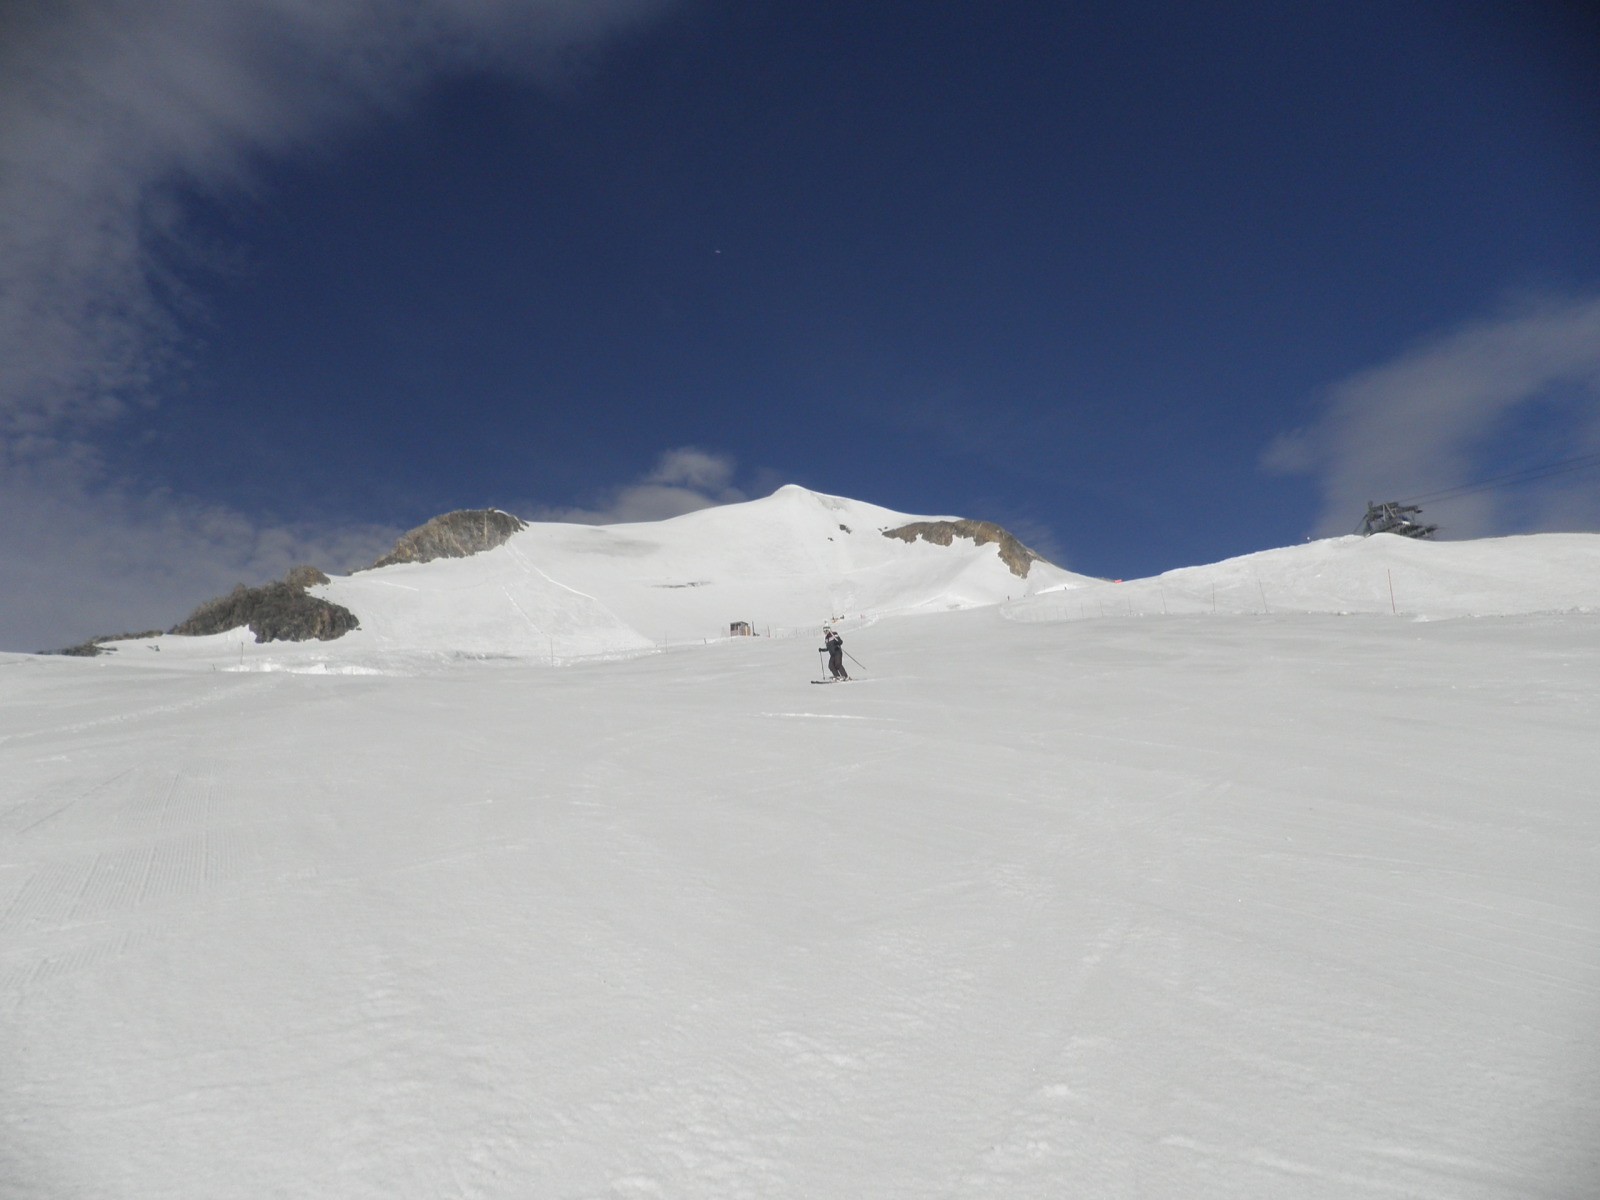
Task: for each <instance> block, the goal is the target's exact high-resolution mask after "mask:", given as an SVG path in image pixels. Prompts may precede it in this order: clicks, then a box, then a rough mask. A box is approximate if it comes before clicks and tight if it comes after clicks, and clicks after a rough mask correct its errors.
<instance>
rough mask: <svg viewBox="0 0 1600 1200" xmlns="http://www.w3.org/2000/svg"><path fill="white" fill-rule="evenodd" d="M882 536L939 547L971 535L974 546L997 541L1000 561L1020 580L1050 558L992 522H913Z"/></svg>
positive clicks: (886, 531) (888, 530) (885, 531)
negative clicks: (918, 541)
mask: <svg viewBox="0 0 1600 1200" xmlns="http://www.w3.org/2000/svg"><path fill="white" fill-rule="evenodd" d="M883 536H884V537H887V538H899V539H900V540H901V541H902V542H907V543H909V542H914V541H916V540H917V539H918V538H921V539H922V540H923V541H925V542H932V543H933V544H934V545H936V546H948V545H950V544H951V543H952V542H954V541H955V539H956V538H958V537H961V538H971V539H972V541H973V543H974V544H975V545H979V546H986V545H988V544H989V543H990V542H998V543H999V546H1000V561H1001V562H1003V563H1005V564H1006V566H1008V567H1010V568H1011V573H1012V574H1013V575H1016V576H1018V577H1019V578H1021V579H1026V578H1027V577H1028V569H1029V568H1030V567H1032V566H1033V564H1034V563H1036V562H1042V563H1047V562H1049V561H1050V560H1049V559H1047V558H1046V557H1045V556H1044V555H1042V554H1038V553H1035V552H1034V551H1032V550H1029V549H1028V548H1027V547H1026V546H1024V545H1023V544H1022V543H1021V542H1019V541H1017V539H1016V538H1014V537H1013V536H1012V535H1011V534H1009V533H1007V532H1006V531H1005V530H1004V529H1002V528H1000V526H998V525H996V524H995V523H994V522H993V521H966V520H961V521H913V522H912V523H911V524H909V525H902V526H900V528H898V529H885V530H884V531H883Z"/></svg>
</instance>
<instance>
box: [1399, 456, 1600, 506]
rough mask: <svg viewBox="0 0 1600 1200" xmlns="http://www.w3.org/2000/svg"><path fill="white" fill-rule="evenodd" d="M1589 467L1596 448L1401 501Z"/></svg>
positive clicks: (1435, 498)
mask: <svg viewBox="0 0 1600 1200" xmlns="http://www.w3.org/2000/svg"><path fill="white" fill-rule="evenodd" d="M1591 467H1600V451H1596V452H1595V453H1593V454H1580V455H1577V456H1576V457H1574V458H1564V459H1561V460H1559V461H1557V462H1553V463H1545V464H1544V465H1543V466H1538V467H1528V468H1526V469H1524V470H1521V471H1512V472H1510V473H1509V474H1506V475H1495V476H1493V477H1492V478H1489V479H1480V480H1479V481H1478V482H1476V483H1463V484H1458V485H1457V486H1455V487H1449V488H1444V489H1442V490H1440V491H1437V492H1429V493H1427V494H1426V495H1422V496H1416V497H1413V498H1412V499H1410V500H1406V501H1404V503H1406V504H1437V503H1438V502H1439V501H1441V500H1455V499H1458V498H1459V497H1461V496H1470V495H1473V494H1475V493H1477V492H1488V491H1493V490H1494V489H1496V488H1502V487H1514V486H1516V485H1517V484H1519V483H1535V482H1537V481H1538V480H1541V479H1550V478H1552V477H1554V476H1556V475H1567V474H1570V473H1572V472H1573V471H1586V470H1588V469H1589V468H1591Z"/></svg>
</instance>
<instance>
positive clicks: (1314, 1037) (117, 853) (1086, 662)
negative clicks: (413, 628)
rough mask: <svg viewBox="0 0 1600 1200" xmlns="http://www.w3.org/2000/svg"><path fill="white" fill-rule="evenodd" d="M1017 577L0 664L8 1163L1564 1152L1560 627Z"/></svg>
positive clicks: (273, 1170)
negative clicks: (992, 589)
mask: <svg viewBox="0 0 1600 1200" xmlns="http://www.w3.org/2000/svg"><path fill="white" fill-rule="evenodd" d="M1198 594H1199V593H1197V595H1198ZM1375 594H1376V593H1375ZM1152 597H1154V593H1152ZM1265 598H1266V597H1265V596H1264V599H1265ZM1161 599H1162V602H1163V603H1166V602H1167V598H1166V596H1165V595H1163V596H1162V598H1161ZM1378 600H1379V601H1381V602H1382V603H1383V604H1384V605H1385V606H1387V605H1388V603H1389V599H1388V596H1387V594H1382V595H1379V596H1378ZM1048 602H1049V598H1048V597H1045V598H1041V600H1040V601H1038V602H1036V604H1047V603H1048ZM1151 602H1152V603H1153V599H1152V601H1151ZM1212 602H1213V603H1214V602H1215V601H1214V599H1213V600H1212ZM1061 603H1063V604H1064V603H1065V601H1062V602H1061ZM1200 603H1201V602H1200V601H1197V602H1196V604H1197V606H1198V605H1199V604H1200ZM1011 615H1012V616H1017V615H1026V612H1025V611H1023V610H1019V612H1018V613H1013V614H1011ZM1048 616H1049V614H1048V613H1044V614H1040V613H1035V614H1034V619H1033V620H1031V621H1028V620H1017V619H1008V615H1007V613H1006V611H1005V610H1004V609H1001V608H985V609H977V610H973V611H967V612H953V613H948V614H940V615H927V616H908V617H899V618H886V619H883V620H880V621H877V622H876V623H867V624H863V625H862V626H861V627H859V628H850V629H847V631H846V646H847V649H848V650H849V651H851V653H852V654H853V655H854V656H856V657H857V658H858V659H859V660H860V662H861V663H862V664H864V668H860V667H853V668H852V669H853V670H855V671H856V672H857V674H858V676H859V677H860V678H859V681H858V682H854V683H851V684H847V685H839V686H830V687H815V686H812V685H811V683H810V681H811V679H813V678H814V677H817V676H818V675H819V669H818V659H817V655H816V653H815V648H816V647H815V645H813V641H812V639H809V638H807V637H804V636H802V637H796V638H760V637H758V638H741V639H733V640H728V641H724V642H720V643H714V644H712V645H709V646H705V647H694V648H674V649H673V650H672V651H671V652H669V653H653V654H647V655H644V656H640V657H634V658H631V659H626V660H619V661H595V662H586V663H576V664H568V665H562V666H555V667H552V666H550V665H546V664H541V663H539V662H536V661H535V662H524V661H519V660H516V659H501V660H484V661H459V662H446V661H439V662H432V663H429V662H421V661H410V662H409V665H405V664H402V666H401V667H396V668H395V669H393V670H391V671H389V672H388V673H382V674H378V673H353V674H342V673H339V672H338V671H337V670H335V671H331V672H328V673H309V672H307V671H298V672H297V671H293V670H276V671H268V670H237V669H235V670H231V671H230V670H225V669H223V668H224V667H226V666H227V665H229V662H230V659H229V657H228V653H220V654H219V655H218V656H217V657H216V659H215V661H212V662H210V663H209V664H205V663H202V662H199V661H198V660H196V661H195V662H193V663H190V664H189V665H188V666H187V667H185V668H183V669H172V667H171V659H172V656H171V655H170V654H166V655H162V654H156V653H150V652H149V651H147V650H144V649H142V648H140V647H138V646H130V647H128V648H127V649H126V650H124V651H122V652H121V653H120V654H117V655H109V656H106V657H105V658H100V659H62V658H39V657H25V656H20V655H3V656H0V1020H3V1023H4V1027H3V1035H0V1081H3V1084H0V1097H3V1099H0V1196H4V1197H6V1200H24V1198H26V1200H35V1198H37V1200H65V1198H75V1197H116V1198H119V1200H120V1198H147V1197H148V1198H150V1200H157V1198H160V1200H188V1198H193V1200H227V1198H233V1197H238V1198H241V1200H244V1198H249V1200H260V1198H262V1197H270V1196H283V1197H295V1198H297V1200H307V1198H320V1197H329V1198H333V1197H338V1198H340V1200H348V1198H352V1197H373V1198H380V1197H381V1198H383V1200H394V1198H396V1197H444V1196H449V1197H506V1198H513V1197H518V1198H520V1197H548V1198H557V1197H560V1198H571V1200H578V1198H591V1197H593V1198H599V1197H654V1196H662V1197H684V1198H696V1200H708V1198H717V1197H761V1198H780V1197H793V1198H796V1200H800V1198H807V1200H817V1198H823V1197H827V1198H840V1197H862V1198H882V1197H906V1198H911V1197H930V1198H931V1197H941V1198H969V1197H970V1198H977V1197H986V1198H987V1197H997V1198H999V1197H1003V1198H1006V1200H1020V1198H1024V1197H1041V1198H1043V1197H1051V1198H1060V1197H1066V1196H1084V1197H1174V1198H1180V1197H1181V1198H1185V1200H1190V1198H1197V1197H1216V1198H1218V1200H1245V1198H1250V1197H1261V1198H1267V1197H1273V1198H1279V1197H1307V1198H1324V1197H1325V1198H1328V1200H1334V1198H1338V1200H1350V1198H1364V1197H1384V1198H1392V1197H1426V1198H1438V1200H1446V1198H1449V1200H1474V1198H1485V1200H1487V1198H1491V1197H1493V1198H1506V1200H1510V1198H1512V1197H1518V1198H1522V1197H1563V1198H1565V1197H1579V1196H1589V1195H1593V1194H1595V1192H1594V1189H1595V1188H1596V1187H1597V1186H1600V1139H1597V1137H1596V1134H1597V1132H1600V1061H1597V1057H1596V1055H1597V1039H1596V1036H1595V1034H1596V1030H1597V1029H1600V782H1597V781H1600V737H1597V736H1596V731H1597V730H1600V616H1597V615H1595V614H1591V613H1576V614H1566V615H1521V616H1504V617H1483V618H1475V619H1473V618H1468V619H1452V620H1434V621H1419V620H1414V619H1409V618H1407V617H1406V616H1404V615H1400V616H1392V615H1389V614H1387V613H1384V614H1382V615H1374V614H1371V613H1369V614H1367V615H1360V616H1335V615H1326V614H1322V615H1319V614H1305V613H1301V614H1272V613H1267V614H1257V615H1227V614H1224V615H1219V616H1214V617H1213V616H1210V615H1209V614H1206V613H1193V612H1191V613H1186V614H1182V615H1179V614H1173V615H1169V616H1165V617H1162V616H1159V615H1149V616H1118V615H1115V614H1114V613H1113V614H1112V615H1108V616H1105V617H1100V618H1096V619H1085V620H1060V619H1043V618H1046V617H1048ZM816 644H818V645H820V642H818V643H816ZM250 649H251V651H252V652H255V651H260V652H262V653H265V651H266V648H264V647H263V648H256V647H251V648H250ZM229 653H231V652H229ZM302 653H305V651H302ZM139 655H143V656H144V658H143V659H141V658H139V657H138V656H139ZM245 658H246V655H245V651H244V650H243V649H241V650H239V651H238V660H239V663H240V664H244V663H245ZM158 661H163V662H166V663H167V664H168V665H167V669H158V668H157V666H156V664H157V662H158ZM252 661H254V660H252ZM286 661H288V660H286ZM376 669H377V668H372V667H369V668H365V669H364V670H365V671H367V672H371V671H375V670H376Z"/></svg>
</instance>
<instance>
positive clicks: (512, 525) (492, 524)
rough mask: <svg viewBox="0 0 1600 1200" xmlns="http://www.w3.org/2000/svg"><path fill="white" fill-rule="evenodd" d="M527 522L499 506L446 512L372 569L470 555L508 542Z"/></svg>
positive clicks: (403, 540) (405, 539) (406, 538)
mask: <svg viewBox="0 0 1600 1200" xmlns="http://www.w3.org/2000/svg"><path fill="white" fill-rule="evenodd" d="M525 528H527V522H526V521H523V520H522V519H521V518H520V517H513V516H512V515H511V514H510V513H507V512H501V511H500V510H499V509H497V508H469V509H462V510H461V511H459V512H452V513H445V514H444V516H442V517H435V518H434V519H433V520H431V521H429V522H428V523H427V524H426V525H419V526H417V528H415V529H413V530H412V531H411V532H410V533H407V534H404V535H403V536H402V537H401V538H400V540H399V541H398V542H396V543H395V544H394V549H393V550H391V551H389V553H387V554H385V555H384V556H383V557H382V558H380V559H379V560H378V561H377V562H375V563H373V564H372V566H370V567H368V568H366V569H367V570H369V571H372V570H376V569H377V568H378V567H392V566H394V565H395V564H396V563H425V562H432V561H433V560H434V559H436V558H466V557H468V556H469V555H473V554H479V553H482V552H483V551H485V550H493V549H494V548H495V547H496V546H501V545H504V544H505V541H506V539H507V538H509V537H510V536H511V535H512V534H514V533H516V532H517V531H518V530H520V529H525Z"/></svg>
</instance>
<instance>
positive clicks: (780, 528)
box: [317, 484, 1089, 658]
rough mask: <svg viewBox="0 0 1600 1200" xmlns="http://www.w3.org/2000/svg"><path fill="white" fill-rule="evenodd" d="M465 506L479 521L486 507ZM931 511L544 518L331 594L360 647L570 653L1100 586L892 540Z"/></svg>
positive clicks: (801, 497)
mask: <svg viewBox="0 0 1600 1200" xmlns="http://www.w3.org/2000/svg"><path fill="white" fill-rule="evenodd" d="M460 515H461V516H462V519H463V520H464V521H465V523H466V525H468V526H473V528H474V529H475V528H476V525H475V524H474V522H477V519H478V517H479V516H481V514H460ZM512 519H513V520H514V518H512ZM441 520H442V519H441ZM930 520H932V521H939V520H941V518H927V517H919V516H916V515H913V514H908V513H900V512H895V511H894V510H892V509H887V508H882V507H880V506H878V505H874V504H868V503H865V502H863V501H859V500H852V499H849V498H847V497H843V496H829V495H826V494H823V493H821V492H813V491H811V490H809V489H808V488H803V487H799V486H797V485H792V484H791V485H788V486H785V487H781V488H779V489H778V490H777V491H775V492H774V493H772V495H770V496H766V497H764V498H762V499H759V500H751V501H748V502H745V503H742V504H728V505H723V506H720V507H715V508H706V509H700V510H698V511H696V512H691V513H686V514H684V515H682V516H678V517H673V518H670V519H668V520H664V521H650V522H638V523H632V524H620V525H574V524H565V523H560V522H537V523H534V524H530V525H526V526H524V527H521V528H519V529H512V530H509V531H507V532H506V534H505V536H504V539H503V541H502V542H501V543H500V544H498V545H496V546H494V547H491V548H488V549H483V550H481V551H479V552H477V553H474V554H472V555H471V557H459V558H446V557H438V558H435V559H434V560H433V561H426V562H424V561H411V562H394V563H391V564H390V565H386V566H383V567H380V568H377V569H374V570H369V571H364V572H362V573H360V574H358V575H352V576H348V577H344V578H336V579H334V580H332V581H331V582H330V583H328V584H326V585H324V586H322V587H320V588H318V589H317V594H318V595H320V596H322V597H324V598H326V599H328V600H330V601H332V602H333V603H336V604H340V605H343V606H344V607H346V608H349V609H350V610H351V611H352V612H354V613H356V614H357V615H358V616H359V617H360V620H361V629H360V630H359V631H357V632H355V633H352V634H351V635H349V636H348V637H347V638H346V639H345V641H346V642H347V643H348V644H349V648H350V649H351V650H355V649H357V648H359V647H362V646H365V647H368V648H382V649H404V650H408V651H461V652H470V653H480V654H511V655H520V656H529V655H532V656H539V657H557V658H566V657H577V656H588V655H600V654H626V653H636V652H639V651H642V650H648V649H652V648H656V647H660V646H670V645H673V644H678V643H685V642H694V643H699V642H702V641H705V640H709V639H711V638H714V637H725V636H727V635H728V631H729V629H730V627H731V626H732V625H734V624H735V623H736V622H742V623H745V624H748V625H750V626H751V627H753V628H754V629H757V630H759V631H761V632H768V631H771V632H782V631H790V630H797V629H811V628H814V627H816V626H818V625H820V624H821V623H822V622H825V621H837V620H840V619H846V618H848V619H855V620H868V619H871V618H874V617H878V616H883V615H887V614H891V613H909V612H928V611H945V610H948V609H959V608H973V607H978V606H982V605H989V604H996V603H1001V602H1003V601H1005V600H1007V599H1012V598H1018V597H1021V596H1024V595H1032V594H1036V593H1039V592H1043V591H1046V590H1049V589H1050V588H1059V587H1069V586H1073V585H1075V584H1080V583H1086V582H1089V581H1088V580H1087V579H1085V578H1084V577H1082V576H1076V575H1072V574H1070V573H1069V572H1066V571H1063V570H1060V569H1059V568H1057V567H1053V566H1051V565H1049V564H1048V563H1044V562H1043V561H1042V560H1037V561H1036V562H1035V564H1034V565H1035V567H1036V569H1035V570H1034V571H1032V572H1031V573H1030V574H1029V575H1028V577H1027V578H1021V577H1019V576H1018V574H1017V573H1015V572H1014V570H1013V569H1012V567H1011V566H1009V565H1008V563H1007V562H1006V561H1005V560H1004V559H1003V558H1002V557H1001V553H1000V550H1001V549H1003V548H1004V547H1003V546H999V547H997V546H995V545H992V544H985V543H984V542H983V541H982V540H981V539H976V538H967V539H966V540H963V539H962V538H959V537H958V538H955V539H951V538H946V539H944V543H943V544H939V542H938V540H937V539H934V540H933V541H929V540H923V539H918V538H916V537H915V536H911V537H907V536H905V535H903V534H902V535H897V536H889V537H886V536H884V535H885V534H886V533H890V532H891V531H894V530H898V529H903V528H905V527H907V526H912V525H917V524H918V523H924V524H925V523H927V522H928V521H930ZM457 523H458V524H460V522H457ZM431 524H433V523H430V525H431ZM478 524H481V522H478ZM426 528H427V527H426V526H425V527H424V529H426ZM991 528H994V529H998V526H993V527H991ZM419 532H420V531H419ZM459 532H460V531H455V532H453V533H451V534H450V536H451V537H452V538H455V537H456V536H457V534H459ZM469 532H470V530H469ZM492 532H495V533H498V532H499V531H498V530H494V531H492ZM1000 532H1001V533H1002V534H1003V533H1004V531H1000ZM1004 536H1005V537H1007V538H1009V536H1010V535H1008V534H1006V535H1004ZM991 540H998V539H991ZM1012 541H1014V539H1012ZM1017 544H1018V545H1020V543H1017Z"/></svg>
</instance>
